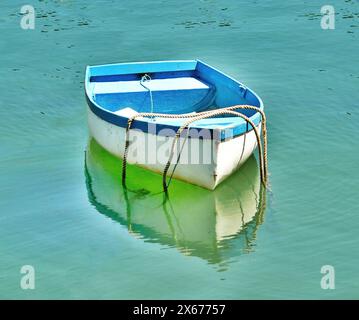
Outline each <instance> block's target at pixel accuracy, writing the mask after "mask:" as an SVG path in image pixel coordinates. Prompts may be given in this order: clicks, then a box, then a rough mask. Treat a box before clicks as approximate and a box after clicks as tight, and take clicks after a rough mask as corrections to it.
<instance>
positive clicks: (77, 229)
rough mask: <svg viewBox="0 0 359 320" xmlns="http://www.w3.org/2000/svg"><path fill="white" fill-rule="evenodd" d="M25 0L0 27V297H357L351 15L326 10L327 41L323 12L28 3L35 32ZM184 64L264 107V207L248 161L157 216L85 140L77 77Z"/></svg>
mask: <svg viewBox="0 0 359 320" xmlns="http://www.w3.org/2000/svg"><path fill="white" fill-rule="evenodd" d="M23 4H24V2H23V1H18V0H16V1H10V0H5V1H2V4H1V13H0V49H1V60H0V93H1V98H0V146H1V148H0V177H1V178H0V298H9V299H15V298H20V299H39V298H45V299H53V298H55V299H58V298H71V299H77V298H85V299H87V298H107V299H114V298H116V299H121V298H145V299H148V298H153V299H161V298H170V299H175V298H178V299H180V298H227V299H250V298H258V299H263V298H274V299H280V298H285V299H288V298H294V299H298V298H308V299H313V298H321V299H332V298H339V299H341V298H359V275H358V271H357V270H358V263H359V253H358V246H359V236H358V229H359V214H358V213H359V206H358V204H357V203H358V202H357V198H356V196H357V191H358V182H359V173H358V169H359V161H358V159H359V140H358V134H359V127H358V121H359V112H358V107H359V105H358V101H359V90H358V89H359V59H358V52H359V41H358V36H359V2H358V1H354V0H352V1H350V0H349V1H348V0H347V1H339V0H336V1H331V2H330V3H328V4H331V5H333V6H334V8H335V10H336V13H337V14H336V24H335V30H322V29H321V27H320V19H321V16H320V8H321V6H322V5H324V4H327V3H323V1H305V2H303V1H290V3H285V2H283V1H248V2H244V1H236V0H223V1H214V0H213V1H211V0H208V1H205V0H202V1H186V0H185V1H182V2H181V3H180V5H179V2H178V1H174V0H166V1H148V2H142V1H130V2H129V1H126V2H124V1H123V2H122V1H98V0H97V1H91V2H90V1H85V0H82V1H65V0H64V1H35V0H33V1H32V3H29V4H32V5H33V6H34V7H35V10H36V13H37V19H36V28H35V30H23V29H21V28H20V19H21V15H20V14H19V11H20V8H21V6H22V5H23ZM192 58H199V59H201V60H203V61H205V62H207V63H209V64H212V65H214V66H216V67H217V68H219V69H221V70H223V71H225V72H227V73H228V74H230V75H232V76H234V77H236V78H238V79H240V80H241V81H243V82H244V83H245V84H246V85H248V86H249V87H251V88H253V89H254V90H256V92H258V94H259V95H260V96H261V98H262V99H263V101H264V103H265V107H266V113H267V116H268V119H269V123H268V130H269V171H270V186H271V187H270V191H269V192H267V194H266V196H263V195H262V194H261V192H260V190H259V188H258V184H257V181H258V180H257V178H258V172H256V160H255V159H254V158H251V159H250V160H249V161H248V163H246V165H245V166H244V167H243V168H242V169H241V171H240V172H238V173H237V174H236V175H235V176H234V177H232V178H231V180H229V182H228V183H226V184H224V185H223V186H221V188H220V189H218V190H216V191H215V193H210V192H207V191H204V190H202V189H200V188H196V187H192V186H189V185H185V184H181V183H175V184H174V188H173V189H174V190H173V191H174V193H175V195H174V196H172V198H171V205H167V204H166V206H167V207H166V208H165V207H164V206H163V205H162V201H161V199H160V198H159V196H158V195H154V193H155V192H156V190H152V189H155V187H153V186H154V185H156V184H155V183H154V182H155V181H157V180H156V177H154V176H153V175H151V174H149V173H146V172H143V171H141V170H137V169H136V168H131V170H132V171H131V174H130V175H131V176H132V179H131V180H132V184H133V191H130V192H129V194H128V195H125V194H124V193H123V190H121V188H120V186H119V185H118V184H117V183H116V182H117V181H118V179H119V174H120V173H119V171H118V170H119V168H120V163H119V161H118V160H116V159H114V158H113V157H111V156H110V155H108V154H107V153H106V152H105V151H104V150H102V149H101V148H99V146H98V145H97V144H96V143H95V142H94V141H91V140H90V141H89V139H88V132H87V125H86V102H85V99H84V90H83V78H84V69H85V66H86V65H87V64H102V63H112V62H124V61H146V60H166V59H192ZM85 151H87V152H86V154H85ZM116 166H118V167H116ZM151 181H153V184H151V183H150V182H151ZM151 188H152V189H151ZM23 265H32V266H34V268H35V271H36V288H35V290H22V289H21V287H20V279H21V276H22V275H21V274H20V268H21V267H22V266H23ZM323 265H332V266H333V267H334V268H335V271H336V277H335V281H336V282H335V285H336V287H335V289H334V290H323V289H321V286H320V281H321V277H322V274H321V273H320V269H321V267H322V266H323Z"/></svg>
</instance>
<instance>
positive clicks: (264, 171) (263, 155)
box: [122, 105, 268, 192]
mask: <svg viewBox="0 0 359 320" xmlns="http://www.w3.org/2000/svg"><path fill="white" fill-rule="evenodd" d="M237 109H244V110H246V109H247V110H254V111H256V112H259V113H260V114H261V124H262V135H263V150H262V145H261V141H260V135H259V132H258V129H257V128H256V126H255V125H254V123H253V122H252V121H251V120H250V119H249V118H248V117H246V116H245V115H243V114H241V113H239V112H235V111H234V110H237ZM221 114H234V115H236V116H239V117H241V118H243V119H244V120H246V121H247V122H248V123H249V124H250V125H251V126H252V128H253V130H254V132H255V134H256V139H257V144H258V152H259V154H260V156H259V161H260V173H261V180H262V183H263V185H264V186H266V183H267V176H268V156H267V148H268V147H267V145H268V143H267V129H266V116H265V114H264V111H263V110H261V109H260V108H258V107H255V106H251V105H236V106H232V107H225V108H221V109H217V110H211V111H203V112H199V113H194V114H193V113H189V114H166V113H153V112H151V113H148V112H147V113H146V112H144V113H138V114H136V115H134V116H132V117H131V118H129V119H128V122H127V127H126V134H125V150H124V155H123V162H122V184H123V185H124V186H125V185H126V167H127V156H128V149H129V145H130V140H129V134H130V129H131V126H132V123H133V121H134V120H135V119H136V118H138V117H159V118H169V119H185V118H190V119H191V120H193V121H187V122H186V123H185V124H184V125H182V126H181V127H180V128H179V129H178V131H177V133H176V135H175V138H174V141H173V143H172V149H171V154H170V158H171V159H170V160H169V161H168V162H167V164H166V167H165V169H164V172H163V180H162V183H163V188H164V191H165V192H166V191H167V189H168V185H167V183H166V175H167V172H168V169H169V165H170V163H171V161H172V158H173V151H174V146H175V144H174V143H175V140H177V139H178V138H179V136H180V135H181V132H182V131H183V130H184V129H185V128H186V127H187V126H188V125H189V124H191V123H192V122H195V121H197V120H201V119H205V118H210V117H212V116H217V115H221ZM168 164H169V165H168ZM172 175H173V172H172Z"/></svg>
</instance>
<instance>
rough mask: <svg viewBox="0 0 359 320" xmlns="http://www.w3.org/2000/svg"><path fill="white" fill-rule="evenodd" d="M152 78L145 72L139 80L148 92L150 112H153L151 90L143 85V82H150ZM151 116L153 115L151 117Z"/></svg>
mask: <svg viewBox="0 0 359 320" xmlns="http://www.w3.org/2000/svg"><path fill="white" fill-rule="evenodd" d="M151 80H152V79H151V77H150V76H149V75H148V74H147V73H146V74H145V75H144V76H143V77H142V78H141V81H140V84H141V86H142V87H144V88H145V89H146V90H148V92H149V93H150V101H151V113H153V97H152V90H151V89H150V88H149V87H147V86H145V85H144V84H143V83H144V82H150V81H151ZM152 118H153V117H152Z"/></svg>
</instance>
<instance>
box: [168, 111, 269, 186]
mask: <svg viewBox="0 0 359 320" xmlns="http://www.w3.org/2000/svg"><path fill="white" fill-rule="evenodd" d="M221 114H233V115H236V116H238V117H241V118H243V119H244V120H246V121H247V122H248V123H249V124H250V125H251V126H252V128H253V130H254V132H255V135H256V138H257V143H258V153H259V166H260V175H261V180H262V183H263V185H266V177H265V169H264V161H263V158H262V157H263V153H262V143H261V138H260V134H259V132H258V129H257V127H256V126H255V124H254V123H253V122H252V121H251V120H250V119H249V118H248V117H247V116H245V115H244V114H241V113H239V112H236V111H232V110H217V111H214V112H211V113H206V114H203V115H200V116H198V117H196V118H193V119H190V120H188V121H187V122H186V123H185V124H183V125H182V126H181V127H180V128H179V129H178V130H177V133H176V135H175V137H174V139H173V142H172V147H171V152H170V156H169V159H168V161H167V164H166V166H165V169H164V170H163V176H162V185H163V190H164V191H165V192H167V190H168V185H167V179H166V177H167V172H168V169H169V167H170V165H171V161H172V158H173V154H174V149H175V146H176V143H177V140H178V139H179V137H180V136H181V133H182V131H183V130H184V129H185V128H187V127H188V126H189V125H190V124H191V123H193V122H195V121H198V120H202V119H206V118H210V117H214V116H218V115H221ZM187 130H189V129H187Z"/></svg>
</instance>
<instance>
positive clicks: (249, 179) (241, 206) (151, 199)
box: [85, 138, 266, 265]
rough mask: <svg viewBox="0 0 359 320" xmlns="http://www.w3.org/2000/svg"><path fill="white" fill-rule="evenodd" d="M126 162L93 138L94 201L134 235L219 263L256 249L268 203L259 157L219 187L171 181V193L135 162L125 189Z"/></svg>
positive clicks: (88, 163)
mask: <svg viewBox="0 0 359 320" xmlns="http://www.w3.org/2000/svg"><path fill="white" fill-rule="evenodd" d="M121 165H122V162H121V160H119V159H118V158H116V157H114V156H112V155H111V154H110V153H108V152H107V151H106V150H105V149H103V148H102V147H101V146H100V145H99V144H98V143H97V142H96V141H95V140H94V139H93V138H92V139H90V141H89V143H88V148H87V152H86V155H85V177H86V187H87V191H88V197H89V201H90V203H91V204H92V205H93V206H94V207H95V208H96V209H97V211H98V212H100V213H101V214H103V215H105V216H107V217H109V218H111V219H113V220H115V221H118V222H119V223H120V224H121V225H123V226H126V227H127V229H128V231H129V233H130V234H131V235H133V236H135V237H138V238H140V239H143V240H144V241H146V242H153V243H159V244H162V245H165V246H168V247H176V248H177V249H178V250H179V251H180V252H181V253H183V254H186V255H193V256H197V257H200V258H202V259H205V260H207V261H208V262H209V263H213V264H219V265H224V264H225V263H226V262H228V261H230V260H231V259H233V258H235V257H236V256H239V255H241V254H242V253H245V252H250V251H251V250H253V246H254V245H255V239H256V232H257V229H258V227H259V225H260V224H261V223H262V222H263V215H264V211H265V205H266V201H265V190H264V188H262V186H261V183H260V179H259V171H258V166H257V162H256V159H255V157H254V156H252V157H250V158H249V159H248V160H247V161H246V163H245V164H244V165H243V166H242V167H241V169H240V170H238V171H237V172H236V173H234V174H233V175H232V176H231V177H229V178H228V179H227V180H226V181H225V182H223V183H222V184H221V185H219V186H218V187H217V188H216V189H215V190H214V191H209V190H206V189H203V188H201V187H198V186H194V185H191V184H188V183H184V182H182V181H178V180H172V182H171V185H170V187H169V195H168V197H165V195H164V193H163V192H162V176H161V175H159V174H156V173H153V172H151V171H148V170H145V169H142V168H140V167H136V166H133V165H128V168H127V187H126V188H124V187H123V186H122V184H121Z"/></svg>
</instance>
